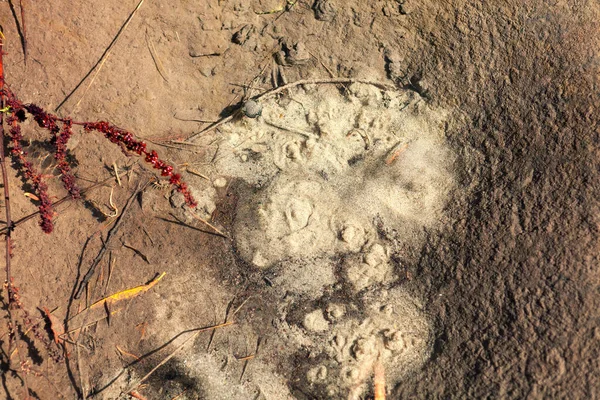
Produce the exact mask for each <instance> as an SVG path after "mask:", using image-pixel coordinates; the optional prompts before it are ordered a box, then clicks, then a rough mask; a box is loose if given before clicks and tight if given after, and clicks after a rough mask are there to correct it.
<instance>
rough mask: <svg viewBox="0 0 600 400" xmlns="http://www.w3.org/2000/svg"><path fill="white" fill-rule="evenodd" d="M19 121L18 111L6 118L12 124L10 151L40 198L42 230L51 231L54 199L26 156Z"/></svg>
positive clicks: (52, 227)
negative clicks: (51, 198)
mask: <svg viewBox="0 0 600 400" xmlns="http://www.w3.org/2000/svg"><path fill="white" fill-rule="evenodd" d="M18 121H19V119H18V117H17V116H16V113H13V114H11V115H10V116H9V117H8V118H7V119H6V122H7V123H8V124H9V125H10V129H9V134H10V138H11V143H12V148H11V151H10V153H11V155H12V158H13V160H14V162H15V164H17V168H18V169H19V171H20V172H21V173H22V174H23V176H24V177H25V179H27V180H28V181H29V182H31V186H33V190H34V191H35V194H36V196H37V197H38V199H39V202H40V205H39V209H40V226H41V227H42V231H44V232H45V233H51V232H52V230H53V229H54V226H53V225H52V218H53V217H54V211H53V210H52V201H51V200H50V196H49V195H48V185H46V183H45V182H44V181H43V180H42V175H41V174H39V173H38V172H37V171H36V169H35V168H34V167H33V164H32V163H31V162H29V161H28V160H27V158H26V155H27V153H26V152H25V151H24V150H23V147H22V146H21V142H22V141H23V134H22V133H21V127H20V126H19V124H18Z"/></svg>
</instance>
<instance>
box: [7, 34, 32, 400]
mask: <svg viewBox="0 0 600 400" xmlns="http://www.w3.org/2000/svg"><path fill="white" fill-rule="evenodd" d="M3 47H4V34H3V33H2V32H0V108H4V93H3V92H2V91H3V89H4V62H3V58H2V54H3V50H4V49H3ZM0 168H1V169H2V183H3V185H2V186H3V187H4V210H5V215H6V227H7V231H6V234H5V243H6V247H5V252H6V291H7V296H8V306H7V312H8V316H9V318H10V325H11V326H10V329H12V332H13V335H14V338H13V339H14V341H15V343H16V347H17V351H18V353H19V362H20V366H19V371H20V372H22V374H21V378H22V379H23V386H24V390H25V398H29V386H28V385H27V374H26V373H25V372H23V366H24V365H25V364H24V363H25V361H24V360H23V355H24V354H25V353H24V352H23V351H22V349H21V346H20V343H21V334H20V332H19V327H18V326H17V323H16V320H15V316H14V313H13V304H14V300H15V292H14V288H13V285H12V275H11V271H10V258H11V252H12V241H11V234H12V231H13V229H14V227H13V223H12V220H11V214H10V190H9V184H8V174H7V172H6V157H5V154H4V114H3V113H0ZM9 335H10V330H9ZM9 343H10V339H9ZM8 354H10V348H9V350H8ZM8 363H9V364H10V357H9V358H8Z"/></svg>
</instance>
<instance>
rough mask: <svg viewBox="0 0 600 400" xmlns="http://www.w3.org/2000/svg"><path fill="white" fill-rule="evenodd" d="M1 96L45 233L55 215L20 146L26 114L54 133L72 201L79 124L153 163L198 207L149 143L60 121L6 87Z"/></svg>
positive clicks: (99, 126) (103, 127)
mask: <svg viewBox="0 0 600 400" xmlns="http://www.w3.org/2000/svg"><path fill="white" fill-rule="evenodd" d="M0 93H2V94H3V95H4V96H5V98H6V105H7V106H8V110H9V117H8V118H7V122H8V124H9V125H10V126H11V128H10V130H9V134H10V137H11V143H12V149H11V154H12V156H13V160H14V161H15V163H16V164H17V167H18V169H19V171H20V172H21V173H22V175H23V176H24V177H25V179H27V180H28V181H29V182H30V183H31V184H32V186H33V189H34V190H35V194H36V196H37V197H38V199H39V203H40V205H39V209H40V216H41V221H40V225H41V227H42V230H43V231H44V232H46V233H50V232H52V229H53V225H52V218H53V216H54V212H53V211H52V202H51V201H50V196H48V186H47V185H46V183H44V182H43V180H42V175H41V174H39V173H38V172H37V171H36V170H35V168H34V167H33V164H32V163H31V162H29V161H28V160H27V158H26V156H27V153H26V152H25V151H24V150H23V147H22V146H21V142H22V141H23V135H22V134H21V127H20V125H19V124H20V123H21V122H23V121H25V117H26V113H29V114H30V115H31V116H32V117H33V119H34V120H35V121H36V122H37V124H38V125H39V126H40V127H42V128H44V129H46V130H48V131H49V132H50V133H51V134H52V139H51V141H52V143H53V144H54V147H55V153H54V157H55V158H56V160H57V168H58V170H59V171H60V173H61V180H62V182H63V185H64V187H65V188H66V189H67V191H68V192H69V194H70V195H71V196H72V197H73V198H79V197H80V196H81V194H80V191H79V188H78V187H77V185H76V184H75V177H74V176H73V174H72V173H71V166H70V165H69V162H68V161H67V143H68V142H69V139H70V138H71V136H72V135H73V125H80V126H83V129H84V130H85V131H86V132H91V131H96V132H100V133H102V134H103V135H104V137H106V138H107V139H108V140H109V141H111V142H112V143H115V144H118V145H119V146H121V148H122V149H123V151H124V152H125V153H127V151H129V152H133V153H135V154H137V155H139V156H141V157H144V160H145V161H146V162H148V163H149V164H151V165H152V167H153V168H156V169H158V170H159V171H160V174H161V175H162V176H165V177H169V182H170V183H171V185H173V186H174V187H175V189H176V190H177V191H179V192H181V193H182V194H183V195H184V198H185V202H186V203H187V204H188V206H190V207H196V205H197V203H196V200H195V199H194V197H193V196H192V194H191V192H190V190H189V188H188V186H187V184H186V183H185V182H183V181H182V180H181V175H179V174H176V173H174V170H173V167H172V166H171V165H169V164H167V163H166V162H165V161H163V160H161V159H160V158H159V157H158V153H156V151H154V150H151V151H148V150H147V148H146V143H144V142H143V141H139V140H136V139H135V137H134V136H133V134H132V133H131V132H129V131H126V130H124V129H121V128H117V127H116V126H114V125H111V124H110V123H108V122H105V121H100V122H74V121H72V120H71V119H70V118H59V117H57V116H56V115H53V114H50V113H47V112H46V111H44V110H43V109H42V108H40V107H38V106H37V105H35V104H23V103H22V102H21V101H20V100H19V99H17V97H16V96H15V95H14V93H13V92H12V91H10V89H8V87H7V86H6V85H5V86H4V88H3V89H2V90H1V91H0Z"/></svg>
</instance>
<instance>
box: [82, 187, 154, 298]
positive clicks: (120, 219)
mask: <svg viewBox="0 0 600 400" xmlns="http://www.w3.org/2000/svg"><path fill="white" fill-rule="evenodd" d="M145 187H146V185H144V186H143V187H142V188H140V187H139V186H138V188H137V189H136V190H135V191H134V192H133V194H132V195H131V196H130V197H129V199H127V203H125V205H124V206H123V210H122V211H121V214H120V215H119V216H118V217H117V220H116V221H115V224H114V225H113V227H112V228H110V230H109V231H108V234H107V235H106V240H105V241H104V244H103V245H102V248H101V249H100V252H98V255H97V256H96V258H95V259H94V261H93V262H92V265H90V269H89V270H88V272H87V273H86V274H85V276H84V277H83V279H82V280H81V283H80V284H79V289H77V292H76V293H75V298H76V299H78V298H79V297H81V293H82V292H83V290H84V289H85V287H86V286H87V283H88V281H89V280H90V279H91V277H92V276H93V275H94V271H95V270H96V266H97V265H98V263H99V262H100V261H101V260H102V257H104V254H105V253H106V251H107V250H108V247H109V244H110V242H111V240H112V238H114V236H115V234H116V233H117V231H118V230H119V228H120V227H121V223H122V222H123V215H125V212H126V211H127V209H128V208H129V206H130V205H131V204H132V203H133V200H134V199H135V198H136V197H137V195H138V193H140V192H141V191H142V190H143V189H144V188H145Z"/></svg>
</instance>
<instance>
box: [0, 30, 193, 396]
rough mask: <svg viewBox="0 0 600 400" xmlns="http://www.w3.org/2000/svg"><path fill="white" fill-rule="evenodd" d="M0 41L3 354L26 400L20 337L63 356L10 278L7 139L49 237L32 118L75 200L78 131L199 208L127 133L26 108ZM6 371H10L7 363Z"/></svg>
mask: <svg viewBox="0 0 600 400" xmlns="http://www.w3.org/2000/svg"><path fill="white" fill-rule="evenodd" d="M2 39H3V36H2V33H1V32H0V138H2V141H0V168H1V172H2V179H3V190H4V199H5V200H4V208H5V214H6V228H5V229H4V230H0V233H3V234H4V236H5V241H6V250H5V255H6V262H5V265H6V281H5V282H4V285H3V289H4V290H5V291H6V296H5V297H4V305H5V307H6V308H5V309H6V311H7V314H8V318H9V322H8V333H9V335H8V339H9V340H8V352H6V353H5V354H11V348H13V346H15V347H16V350H17V351H18V355H19V359H20V368H19V369H18V371H19V372H22V374H21V377H22V381H23V386H24V389H25V393H26V395H25V398H29V395H30V392H29V388H28V386H27V381H26V376H27V374H29V373H31V372H32V370H31V366H30V362H29V360H28V359H25V358H23V355H24V354H25V353H26V352H25V351H23V350H22V349H21V351H19V346H20V342H23V341H24V342H25V343H27V341H26V340H24V339H23V338H22V336H23V335H27V332H33V334H34V336H35V337H36V338H38V339H39V340H40V341H42V342H43V343H44V345H45V346H46V348H47V349H48V351H49V354H50V356H51V357H52V358H53V359H55V360H56V361H58V360H60V359H61V358H62V355H61V354H59V353H57V352H56V350H55V349H54V350H53V349H52V348H51V346H50V342H49V341H48V340H47V338H45V337H44V336H43V335H42V332H41V331H40V329H38V325H37V324H35V323H34V322H33V319H32V318H31V317H30V315H29V314H28V313H27V311H26V310H25V309H24V308H23V305H22V303H21V300H20V295H19V289H18V288H17V287H16V286H15V285H14V283H13V278H12V275H11V257H12V250H13V247H12V239H11V234H12V232H13V230H14V228H15V226H16V224H15V223H14V221H13V220H12V219H11V213H10V197H9V192H10V191H9V186H8V174H7V166H6V157H5V156H6V155H8V154H6V152H5V145H6V144H7V143H6V142H7V140H6V138H8V139H9V140H8V149H9V154H10V156H11V157H12V160H13V163H14V166H15V167H16V169H17V170H18V172H19V174H20V175H21V176H22V177H23V179H24V180H25V181H27V182H28V183H29V184H31V186H32V189H33V192H34V194H35V196H36V199H35V200H36V201H37V203H38V207H39V214H40V226H41V228H42V231H44V232H45V233H51V232H52V230H53V229H54V225H53V222H52V219H53V217H54V211H53V207H52V201H51V199H50V195H49V194H48V185H47V184H46V183H45V181H44V175H42V174H41V173H40V172H39V171H37V170H36V168H35V167H34V165H33V163H32V162H31V161H30V160H29V158H28V154H27V151H26V150H25V149H24V148H23V143H24V141H25V138H24V136H23V132H22V129H21V128H22V124H23V122H25V120H26V119H27V117H28V116H29V117H32V118H33V120H34V121H35V122H36V123H37V124H38V125H39V126H40V127H41V128H43V129H44V130H45V131H47V132H48V133H49V134H50V138H49V143H50V145H51V146H50V148H51V149H52V150H51V151H52V153H53V155H54V158H55V160H56V168H57V170H58V171H59V172H60V177H61V180H62V183H63V186H64V187H65V189H66V190H67V191H68V193H69V195H70V196H71V197H72V198H73V199H78V198H80V197H81V192H80V189H79V188H78V187H77V185H76V183H75V176H74V175H73V173H72V171H71V165H70V163H69V161H68V159H67V153H68V152H67V146H68V143H69V139H70V138H71V137H72V135H73V133H74V131H73V130H74V128H75V127H80V128H81V130H82V131H83V132H85V133H91V132H97V133H100V134H102V135H104V137H105V138H106V139H108V140H109V141H110V142H112V143H114V144H116V145H118V146H119V147H120V148H121V150H122V151H123V152H124V153H125V154H127V155H129V154H136V155H138V156H140V157H143V159H144V160H145V161H146V162H147V163H149V164H150V165H152V167H153V168H155V169H157V170H159V171H160V174H161V175H162V176H164V177H168V178H169V183H170V184H171V185H173V187H174V188H175V189H176V190H177V191H179V192H181V193H182V194H183V196H184V199H185V202H186V203H187V205H188V206H189V207H191V208H194V207H196V205H197V203H196V201H195V200H194V198H193V196H192V194H191V192H190V190H189V188H188V186H187V185H186V183H185V182H183V181H182V180H181V175H179V174H177V173H175V172H174V169H173V167H172V166H171V165H169V164H168V163H166V162H165V161H163V160H161V159H160V158H159V157H158V154H157V153H156V151H154V150H148V148H147V146H146V143H144V142H143V141H140V140H137V139H136V138H135V137H134V135H133V134H132V133H131V132H129V131H127V130H125V129H121V128H118V127H116V126H114V125H112V124H110V123H108V122H105V121H100V122H77V121H73V120H72V119H71V118H60V117H58V116H57V115H54V114H51V113H49V112H46V111H45V110H44V109H42V108H41V107H39V106H37V105H35V104H32V103H24V102H22V101H21V100H19V98H18V97H17V96H16V95H15V93H14V92H12V91H11V90H10V88H9V87H8V85H7V84H6V82H5V81H4V67H3V60H2V55H3V52H2V47H3V46H2V44H3V40H2ZM5 122H6V126H7V128H8V129H6V130H5V129H4V128H5ZM17 312H18V313H19V315H20V316H21V319H20V322H18V321H17V318H16V314H17ZM7 365H8V366H9V367H10V357H9V359H8V364H7Z"/></svg>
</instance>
